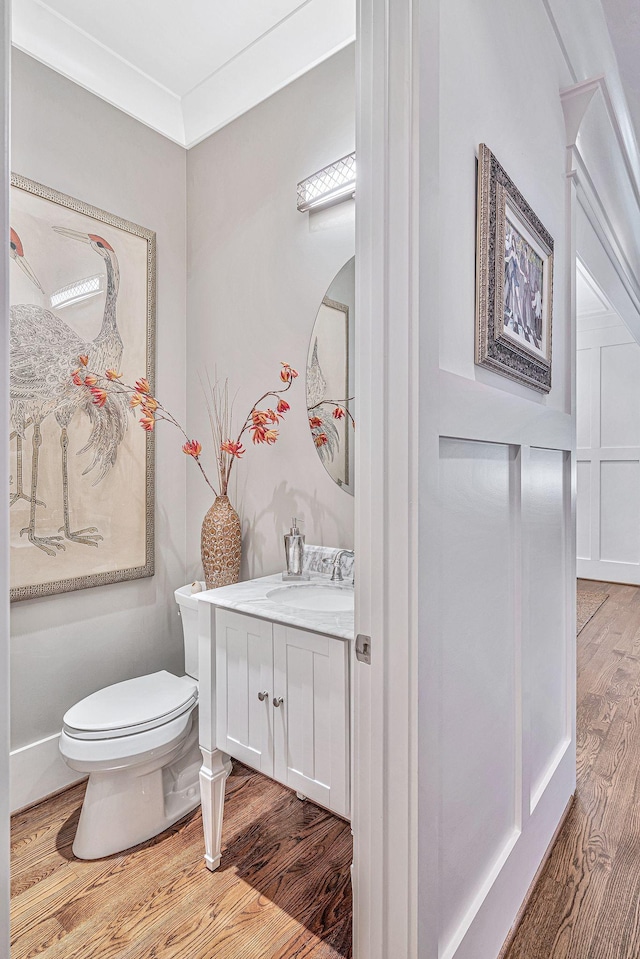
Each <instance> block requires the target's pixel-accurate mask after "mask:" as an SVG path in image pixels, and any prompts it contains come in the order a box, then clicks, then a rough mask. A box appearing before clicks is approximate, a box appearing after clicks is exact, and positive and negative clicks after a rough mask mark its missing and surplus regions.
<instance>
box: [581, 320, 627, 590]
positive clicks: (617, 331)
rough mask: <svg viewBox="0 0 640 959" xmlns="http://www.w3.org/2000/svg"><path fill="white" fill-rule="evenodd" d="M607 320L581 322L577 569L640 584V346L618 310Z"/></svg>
mask: <svg viewBox="0 0 640 959" xmlns="http://www.w3.org/2000/svg"><path fill="white" fill-rule="evenodd" d="M596 322H597V318H596V319H594V318H591V319H590V326H593V324H594V323H596ZM600 322H603V323H605V325H604V326H603V327H601V328H590V329H588V330H586V331H580V324H578V330H579V332H578V363H577V381H576V397H577V398H576V418H577V438H578V464H577V467H578V472H577V503H576V523H577V531H576V535H577V555H578V560H577V572H578V576H582V577H584V578H585V579H596V580H597V579H599V580H604V581H605V582H611V581H613V582H617V583H633V584H636V585H640V416H639V415H638V413H639V412H640V346H639V345H638V343H636V342H635V340H634V339H633V337H632V336H631V334H630V332H629V330H628V329H627V327H626V326H625V325H624V324H623V323H622V320H621V319H620V317H618V316H616V314H615V313H612V314H607V315H606V316H605V317H604V318H602V319H601V320H600ZM612 322H614V323H615V325H612Z"/></svg>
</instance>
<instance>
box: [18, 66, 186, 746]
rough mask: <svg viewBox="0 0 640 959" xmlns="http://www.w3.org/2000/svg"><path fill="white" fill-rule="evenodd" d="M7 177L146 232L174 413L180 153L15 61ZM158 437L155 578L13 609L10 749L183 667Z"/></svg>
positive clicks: (180, 337) (174, 473) (179, 488)
mask: <svg viewBox="0 0 640 959" xmlns="http://www.w3.org/2000/svg"><path fill="white" fill-rule="evenodd" d="M11 147H12V151H11V157H12V168H13V170H14V171H15V172H16V173H20V174H23V175H24V176H27V177H30V178H32V179H34V180H38V181H40V182H41V183H44V184H46V185H47V186H51V187H54V188H55V189H57V190H61V191H62V192H63V193H69V194H71V195H72V196H75V197H79V198H80V199H83V200H86V201H87V202H89V203H91V204H94V205H95V206H98V207H101V208H102V209H105V210H108V211H109V212H110V213H115V214H117V215H118V216H122V217H125V218H126V219H129V220H133V221H134V222H137V223H140V224H141V225H143V226H145V227H148V228H150V229H152V230H155V231H156V232H157V243H158V260H157V263H158V300H157V305H158V313H157V334H158V335H157V388H158V393H159V395H160V396H161V397H162V401H163V403H165V405H166V406H167V407H168V408H169V409H170V410H172V411H173V412H174V413H175V415H176V416H178V418H181V417H183V416H184V412H185V303H186V293H185V282H186V202H185V175H186V172H185V166H186V153H185V151H184V150H183V149H182V148H181V147H179V146H177V145H176V144H174V143H171V142H170V141H168V140H166V139H164V138H163V137H162V136H160V135H159V134H157V133H154V132H153V131H152V130H150V129H148V128H147V127H145V126H143V125H142V124H141V123H139V122H137V121H136V120H134V119H132V118H131V117H128V116H126V115H125V114H124V113H121V112H120V111H119V110H116V109H115V108H114V107H111V106H109V105H108V104H107V103H105V102H104V101H102V100H100V99H98V98H97V97H95V96H93V95H92V94H91V93H88V92H87V91H86V90H83V89H81V88H80V87H78V86H76V85H75V84H74V83H71V82H70V81H69V80H66V79H64V78H63V77H61V76H60V75H58V74H57V73H54V72H52V71H51V70H49V69H48V68H47V67H45V66H43V65H42V64H40V63H38V62H36V61H35V60H32V59H31V58H29V57H27V56H25V55H24V54H22V53H20V52H18V51H14V56H13V101H12V145H11ZM180 445H181V444H180V442H179V437H178V435H177V434H176V433H175V432H172V431H171V430H170V429H169V427H167V428H166V429H165V430H163V429H159V430H158V434H157V459H156V570H157V572H156V575H155V576H154V577H153V578H151V579H143V580H138V581H135V582H130V583H122V584H118V585H111V586H105V587H99V588H95V589H88V590H81V591H78V592H74V593H66V594H62V595H59V596H54V597H51V598H46V599H38V600H31V601H27V602H24V603H18V604H14V605H13V607H12V617H11V632H12V641H11V693H12V704H13V705H12V745H13V748H16V747H18V746H22V745H25V744H27V743H31V742H34V741H36V740H38V739H40V738H44V737H45V736H48V735H52V734H54V733H56V732H58V731H59V730H60V726H61V720H62V715H63V713H64V712H65V710H66V709H67V708H68V707H69V706H70V705H72V704H73V703H74V702H77V700H78V699H80V698H82V697H83V696H86V695H88V694H89V693H91V692H93V691H94V690H95V689H98V688H100V687H102V686H105V685H107V684H108V683H113V682H118V681H119V680H122V679H128V678H131V677H133V676H137V675H141V674H143V673H147V672H151V671H154V670H156V669H162V668H167V669H171V670H180V669H181V667H182V662H183V656H182V639H181V630H180V621H179V619H178V618H177V615H176V612H175V604H174V601H173V596H172V591H173V590H174V589H175V588H176V587H177V586H180V585H182V584H183V583H184V582H185V475H186V463H185V456H184V454H183V453H182V451H181V449H180Z"/></svg>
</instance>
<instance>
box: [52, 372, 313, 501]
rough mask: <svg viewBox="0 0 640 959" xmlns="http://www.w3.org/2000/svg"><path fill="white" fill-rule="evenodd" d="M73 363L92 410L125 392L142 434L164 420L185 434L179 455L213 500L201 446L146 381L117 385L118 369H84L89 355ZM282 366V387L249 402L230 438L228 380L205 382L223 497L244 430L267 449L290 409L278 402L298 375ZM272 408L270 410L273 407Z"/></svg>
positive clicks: (74, 375)
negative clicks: (190, 462) (185, 458)
mask: <svg viewBox="0 0 640 959" xmlns="http://www.w3.org/2000/svg"><path fill="white" fill-rule="evenodd" d="M78 361H79V363H80V366H79V367H78V369H77V370H75V371H74V372H73V373H72V376H71V378H72V381H73V383H74V384H75V386H79V387H83V388H85V389H86V390H88V391H89V393H90V395H91V401H92V402H93V403H94V404H95V405H96V406H98V407H103V406H104V405H105V403H106V402H107V400H108V398H109V395H110V394H118V396H119V397H122V396H123V394H129V407H130V409H131V410H133V411H137V412H139V414H140V418H139V421H138V422H139V423H140V426H141V427H142V429H143V430H146V431H147V432H148V433H150V432H152V431H153V430H154V428H155V425H156V423H158V422H161V421H163V420H164V421H165V422H167V423H171V424H172V425H173V426H175V427H176V428H177V429H178V430H179V431H180V432H181V433H182V435H183V436H184V439H185V442H184V444H183V446H182V450H183V452H184V453H185V454H186V455H187V456H191V457H193V459H194V460H195V462H196V463H197V464H198V468H199V469H200V472H201V473H202V475H203V477H204V479H205V482H206V483H207V485H208V486H209V488H210V489H211V491H212V492H213V493H214V495H215V496H218V495H219V494H218V491H217V490H216V489H215V487H214V486H213V484H212V483H211V481H210V480H209V477H208V476H207V474H206V472H205V469H204V467H203V465H202V462H201V459H200V454H201V453H202V445H201V444H200V442H199V441H198V440H196V439H189V436H188V435H187V433H186V432H185V430H184V429H183V427H182V426H181V425H180V423H179V422H178V421H177V420H176V418H175V417H174V416H173V415H172V414H171V413H170V412H169V411H168V410H167V408H166V407H165V406H163V405H162V403H161V402H160V400H159V399H158V398H157V397H156V396H153V395H152V394H151V387H150V384H149V381H148V380H147V379H145V378H144V377H141V378H140V379H139V380H136V382H135V385H134V386H130V385H128V384H126V383H123V382H121V380H122V373H118V372H117V370H105V372H104V373H98V372H95V371H92V370H89V369H88V364H89V357H88V356H80V357H78ZM281 366H282V369H281V371H280V380H281V381H282V382H283V383H284V384H285V385H284V386H283V387H282V388H281V389H278V390H268V391H267V392H266V393H264V394H263V395H262V396H261V397H260V398H259V399H258V400H257V401H256V402H255V403H254V404H253V406H252V407H251V409H250V410H249V413H248V415H247V417H246V419H245V420H244V422H243V424H242V427H241V429H240V432H239V433H238V434H237V436H236V438H235V440H233V439H231V438H230V437H231V436H232V419H233V403H231V404H230V403H229V385H228V381H227V380H225V381H224V383H222V384H220V383H215V384H211V383H210V382H208V394H207V391H206V390H205V397H206V403H207V410H208V414H209V422H210V425H211V434H212V437H213V443H214V448H215V449H216V467H217V472H218V486H219V491H220V495H222V496H226V494H227V489H228V487H229V478H230V476H231V471H232V469H233V464H234V463H235V461H236V460H238V459H241V457H242V456H243V455H244V453H245V452H246V450H245V448H244V446H243V445H242V440H243V437H245V434H246V433H247V431H248V432H249V433H250V435H251V440H252V442H253V443H254V444H256V445H260V444H266V445H267V446H271V445H273V444H274V443H275V442H276V441H277V439H278V434H279V430H278V429H276V426H277V424H278V423H279V422H280V421H281V420H282V419H283V417H284V414H285V413H287V412H288V411H289V410H290V409H291V407H290V406H289V404H288V403H287V401H286V400H285V399H283V394H284V393H286V392H287V391H288V390H289V389H291V386H292V385H293V381H294V380H295V379H296V378H297V376H298V373H297V372H296V370H294V369H293V367H291V366H290V365H289V364H288V363H282V364H281ZM271 398H272V399H273V400H274V402H273V403H272V405H271V406H269V407H267V408H266V409H263V408H262V407H263V404H264V403H266V401H267V400H269V399H271ZM272 407H275V409H273V408H272Z"/></svg>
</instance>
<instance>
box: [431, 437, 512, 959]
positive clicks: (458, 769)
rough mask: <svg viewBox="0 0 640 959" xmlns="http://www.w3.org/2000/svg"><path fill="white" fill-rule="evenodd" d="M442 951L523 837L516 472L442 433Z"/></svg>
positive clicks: (501, 450)
mask: <svg viewBox="0 0 640 959" xmlns="http://www.w3.org/2000/svg"><path fill="white" fill-rule="evenodd" d="M440 489H441V504H442V514H441V515H442V540H441V543H442V553H441V572H442V582H443V584H444V588H445V589H446V590H447V595H446V596H443V598H442V610H443V619H442V634H443V646H442V683H441V687H442V699H441V702H442V708H441V725H440V728H441V735H442V752H441V755H442V768H441V788H442V822H441V850H442V855H441V863H440V869H441V890H442V893H441V896H442V898H441V922H442V925H441V936H440V941H441V956H442V957H448V956H453V955H455V952H456V949H457V946H458V944H459V942H460V939H461V938H462V936H463V935H464V933H465V932H466V929H467V928H468V925H469V923H470V922H471V921H472V920H473V917H474V915H475V913H476V912H477V909H478V907H479V905H480V904H481V902H482V899H483V897H484V896H483V890H488V889H489V888H490V886H491V884H492V881H493V878H495V872H496V869H499V868H500V866H501V864H502V862H503V861H504V859H505V858H506V856H507V855H508V853H509V851H510V849H511V848H512V846H513V843H514V842H515V840H516V838H517V834H518V829H519V822H518V795H519V782H518V775H519V772H518V764H517V754H518V743H517V735H516V734H517V727H518V719H517V717H518V709H519V703H518V699H519V691H518V677H517V657H518V650H517V648H516V644H514V633H515V632H516V629H515V597H516V596H517V595H519V592H520V587H519V570H518V535H517V529H516V526H515V524H514V513H515V514H517V512H518V508H519V507H518V502H517V499H518V497H519V492H518V491H519V471H518V462H517V457H516V450H515V448H513V447H511V446H508V445H506V444H497V443H479V442H472V441H465V440H457V439H442V440H441V443H440Z"/></svg>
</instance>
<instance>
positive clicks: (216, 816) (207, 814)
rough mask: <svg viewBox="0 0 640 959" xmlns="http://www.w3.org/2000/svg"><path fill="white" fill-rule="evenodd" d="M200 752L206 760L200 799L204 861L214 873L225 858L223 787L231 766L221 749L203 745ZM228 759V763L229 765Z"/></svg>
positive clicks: (202, 771) (202, 774)
mask: <svg viewBox="0 0 640 959" xmlns="http://www.w3.org/2000/svg"><path fill="white" fill-rule="evenodd" d="M200 751H201V753H202V759H203V763H202V766H201V768H200V796H201V800H202V826H203V829H204V847H205V855H204V861H205V862H206V864H207V869H211V870H212V871H213V870H214V869H217V868H218V866H219V865H220V858H221V855H222V853H221V849H222V818H223V815H224V787H225V782H226V779H227V775H228V773H229V763H228V757H227V756H226V755H225V754H224V753H223V752H221V751H220V750H219V749H214V750H213V752H209V750H208V749H204V748H203V747H202V746H201V747H200ZM225 760H227V762H226V763H225Z"/></svg>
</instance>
